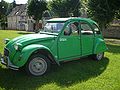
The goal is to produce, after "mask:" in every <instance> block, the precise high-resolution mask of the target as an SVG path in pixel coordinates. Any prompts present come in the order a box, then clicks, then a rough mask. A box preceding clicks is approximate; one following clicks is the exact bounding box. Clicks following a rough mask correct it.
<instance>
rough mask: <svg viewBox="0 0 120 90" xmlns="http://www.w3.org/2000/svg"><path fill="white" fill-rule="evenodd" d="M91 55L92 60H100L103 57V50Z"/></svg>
mask: <svg viewBox="0 0 120 90" xmlns="http://www.w3.org/2000/svg"><path fill="white" fill-rule="evenodd" d="M92 57H93V59H94V60H96V61H100V60H102V58H103V57H104V52H102V53H98V54H94V55H92Z"/></svg>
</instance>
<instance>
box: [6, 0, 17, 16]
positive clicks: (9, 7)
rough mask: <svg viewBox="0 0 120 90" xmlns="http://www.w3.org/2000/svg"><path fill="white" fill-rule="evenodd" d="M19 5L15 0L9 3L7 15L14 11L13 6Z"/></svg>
mask: <svg viewBox="0 0 120 90" xmlns="http://www.w3.org/2000/svg"><path fill="white" fill-rule="evenodd" d="M16 6H17V4H16V1H15V0H13V2H12V3H8V9H7V15H8V14H9V13H10V12H11V11H12V9H13V8H15V7H16Z"/></svg>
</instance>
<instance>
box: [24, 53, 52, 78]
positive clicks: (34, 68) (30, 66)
mask: <svg viewBox="0 0 120 90" xmlns="http://www.w3.org/2000/svg"><path fill="white" fill-rule="evenodd" d="M50 66H51V65H50V60H49V59H48V58H47V57H45V56H44V55H41V54H36V55H32V56H31V57H30V59H29V61H28V62H27V64H26V67H25V70H26V72H27V73H28V74H29V75H32V76H42V75H44V74H46V73H47V72H48V71H49V69H50Z"/></svg>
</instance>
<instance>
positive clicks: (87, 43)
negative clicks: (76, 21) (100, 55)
mask: <svg viewBox="0 0 120 90" xmlns="http://www.w3.org/2000/svg"><path fill="white" fill-rule="evenodd" d="M80 27H81V45H82V56H85V55H90V54H93V44H94V33H93V30H92V28H91V25H90V24H89V23H88V22H85V21H81V22H80Z"/></svg>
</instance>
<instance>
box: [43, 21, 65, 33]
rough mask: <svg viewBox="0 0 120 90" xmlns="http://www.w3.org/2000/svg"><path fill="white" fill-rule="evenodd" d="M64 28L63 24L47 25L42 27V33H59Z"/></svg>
mask: <svg viewBox="0 0 120 90" xmlns="http://www.w3.org/2000/svg"><path fill="white" fill-rule="evenodd" d="M63 26H64V23H59V22H58V23H47V24H46V25H45V26H44V30H43V31H44V32H50V33H59V32H60V31H61V30H62V28H63Z"/></svg>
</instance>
